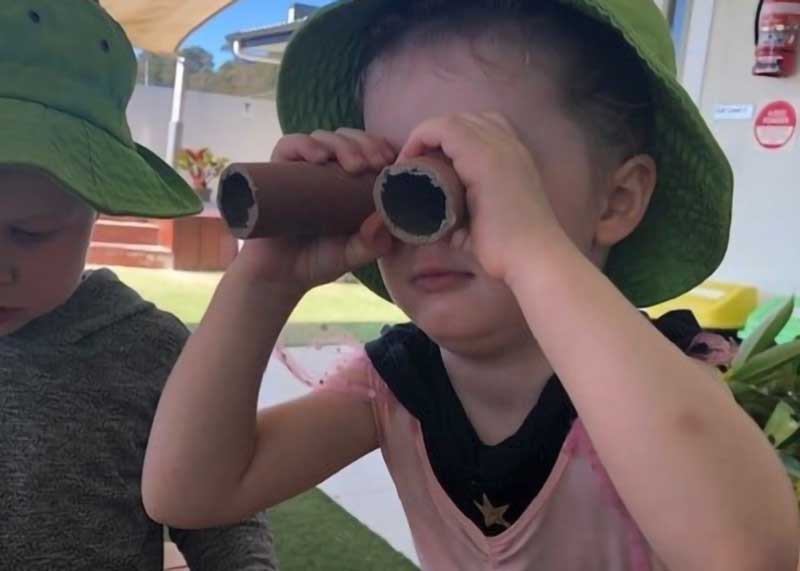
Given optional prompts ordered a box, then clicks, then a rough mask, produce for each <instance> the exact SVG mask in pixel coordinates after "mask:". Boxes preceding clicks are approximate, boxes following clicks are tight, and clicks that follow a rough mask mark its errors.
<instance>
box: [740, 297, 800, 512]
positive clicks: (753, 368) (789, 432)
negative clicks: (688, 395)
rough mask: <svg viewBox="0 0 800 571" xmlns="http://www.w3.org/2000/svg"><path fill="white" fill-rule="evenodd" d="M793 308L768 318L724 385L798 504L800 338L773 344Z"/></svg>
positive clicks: (780, 308)
mask: <svg viewBox="0 0 800 571" xmlns="http://www.w3.org/2000/svg"><path fill="white" fill-rule="evenodd" d="M793 309H794V298H789V299H788V300H786V301H785V302H784V303H782V304H781V305H780V306H778V307H777V308H776V309H775V310H774V311H773V312H772V313H770V314H769V316H767V318H766V319H764V321H763V322H762V323H761V325H760V326H759V327H758V328H757V329H756V330H755V331H754V332H753V333H752V334H751V335H750V336H749V337H748V338H747V339H746V340H745V342H744V343H743V344H742V346H741V347H740V348H739V351H738V353H737V355H736V358H735V359H734V360H733V362H732V363H731V368H730V369H729V370H728V371H727V372H726V373H725V380H726V381H727V383H728V386H729V387H730V389H731V391H733V395H734V397H735V398H736V401H737V402H738V403H739V405H740V406H741V407H742V408H744V410H745V411H746V412H747V413H748V414H749V415H750V416H751V417H752V418H753V419H754V420H755V421H756V422H757V423H758V425H759V426H760V427H761V428H762V430H763V431H764V433H765V434H766V435H767V438H768V439H769V441H770V442H771V443H772V445H773V446H774V447H775V450H776V451H777V453H778V455H779V456H780V458H781V460H782V461H783V465H784V467H785V468H786V472H787V473H788V474H789V477H790V478H791V480H792V483H793V484H794V487H795V495H796V496H797V498H798V502H799V503H800V420H799V419H800V339H795V340H794V341H790V342H788V343H784V344H782V345H778V344H776V342H775V337H777V335H778V334H779V333H780V332H781V330H782V329H783V328H784V326H785V325H786V323H787V322H788V321H789V319H790V318H791V316H792V311H793Z"/></svg>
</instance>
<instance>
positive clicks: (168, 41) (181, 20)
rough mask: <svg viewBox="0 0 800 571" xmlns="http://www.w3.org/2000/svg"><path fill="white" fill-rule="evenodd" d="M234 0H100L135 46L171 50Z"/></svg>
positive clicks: (156, 50)
mask: <svg viewBox="0 0 800 571" xmlns="http://www.w3.org/2000/svg"><path fill="white" fill-rule="evenodd" d="M234 1H235V0H100V4H101V5H102V6H103V7H104V8H105V9H106V10H108V12H109V13H110V14H111V15H112V16H113V17H114V19H115V20H117V21H118V22H119V23H120V24H122V27H123V28H124V29H125V31H126V32H127V34H128V37H130V39H131V42H132V43H133V45H135V46H136V47H137V48H141V49H143V50H147V51H150V52H156V53H172V52H175V51H176V50H177V49H178V46H179V45H180V44H181V42H182V41H183V40H184V39H185V38H186V36H188V35H189V34H191V33H192V32H193V31H194V30H195V29H197V28H198V27H200V26H201V25H202V24H203V23H204V22H206V21H207V20H208V19H209V18H211V17H212V16H214V15H215V14H216V13H218V12H219V11H220V10H222V9H223V8H225V7H226V6H228V5H230V4H233V2H234Z"/></svg>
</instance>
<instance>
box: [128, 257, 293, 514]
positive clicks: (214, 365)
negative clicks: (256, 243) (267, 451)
mask: <svg viewBox="0 0 800 571" xmlns="http://www.w3.org/2000/svg"><path fill="white" fill-rule="evenodd" d="M300 295H301V293H300V292H295V291H291V290H288V289H283V288H280V287H270V286H269V284H265V283H263V282H261V281H259V280H258V279H256V278H254V277H252V276H251V275H250V274H249V273H248V271H247V270H246V269H243V268H242V267H240V266H237V265H236V263H234V265H233V266H232V267H231V269H230V270H229V271H228V272H227V273H226V274H225V276H224V277H223V279H222V282H221V283H220V285H219V287H218V289H217V291H216V293H215V295H214V298H213V300H212V302H211V305H210V306H209V308H208V311H207V313H206V315H205V317H204V318H203V321H202V323H201V325H200V327H199V328H198V329H197V331H196V332H195V333H194V334H193V335H192V337H191V338H190V339H189V341H188V343H187V345H186V348H185V349H184V351H183V353H182V354H181V357H180V358H179V359H178V362H177V364H176V366H175V368H174V370H173V372H172V374H171V375H170V378H169V381H168V382H167V386H166V388H165V389H164V392H163V395H162V397H161V401H160V403H159V407H158V411H157V413H156V417H155V421H154V424H153V429H152V432H151V436H150V442H149V445H148V451H147V457H146V461H145V468H144V477H143V490H144V499H145V505H146V506H147V508H148V511H150V513H151V515H152V516H155V517H159V516H163V515H164V514H165V513H166V514H175V513H192V514H193V515H194V517H196V518H198V519H203V515H204V514H207V512H208V511H210V510H214V509H215V507H216V506H219V504H220V503H222V502H225V497H224V495H225V493H226V492H227V491H230V492H231V493H233V491H234V490H235V488H236V487H237V486H238V484H239V482H240V481H241V479H242V477H243V476H244V474H245V473H246V471H247V469H248V467H249V465H250V463H251V461H252V459H253V455H254V451H255V445H256V410H257V402H258V392H259V387H260V385H261V379H262V376H263V373H264V370H265V368H266V366H267V363H268V360H269V357H270V354H271V351H272V348H273V347H274V345H275V342H276V339H277V337H278V335H279V333H280V331H281V328H282V327H283V325H284V323H285V322H286V320H287V319H288V316H289V314H290V313H291V310H292V308H293V307H294V306H295V305H296V303H297V301H298V300H299V299H300ZM170 519H173V518H170ZM179 525H180V523H179Z"/></svg>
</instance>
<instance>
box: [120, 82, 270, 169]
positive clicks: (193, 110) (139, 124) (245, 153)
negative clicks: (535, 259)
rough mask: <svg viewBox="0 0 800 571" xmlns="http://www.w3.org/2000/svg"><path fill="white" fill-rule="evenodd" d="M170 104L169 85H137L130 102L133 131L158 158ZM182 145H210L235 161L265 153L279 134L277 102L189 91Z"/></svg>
mask: <svg viewBox="0 0 800 571" xmlns="http://www.w3.org/2000/svg"><path fill="white" fill-rule="evenodd" d="M171 109H172V89H170V88H164V87H151V86H147V87H146V86H144V85H137V86H136V90H135V91H134V94H133V98H132V100H131V103H130V105H129V107H128V120H129V122H130V124H131V130H132V132H133V137H134V139H136V141H137V142H138V143H141V144H142V145H145V146H146V147H148V148H150V149H152V150H153V151H154V152H156V153H157V154H158V155H159V156H161V157H162V158H163V157H164V156H165V151H166V146H167V129H168V127H169V119H170V111H171ZM183 124H184V127H183V145H182V146H183V147H190V148H202V147H208V148H209V149H211V151H212V152H213V153H214V154H216V155H222V156H225V157H228V158H229V159H231V160H232V161H234V162H249V161H262V160H267V159H268V158H269V155H270V153H271V152H272V148H273V146H274V145H275V143H276V142H277V140H278V138H279V137H280V127H279V125H278V116H277V112H276V109H275V102H274V101H271V100H268V99H251V98H244V97H231V96H229V95H216V94H213V93H200V92H196V91H188V92H187V93H186V100H185V104H184V119H183Z"/></svg>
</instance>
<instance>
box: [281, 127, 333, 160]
mask: <svg viewBox="0 0 800 571" xmlns="http://www.w3.org/2000/svg"><path fill="white" fill-rule="evenodd" d="M332 158H333V152H332V151H331V150H330V149H328V148H327V147H325V146H324V145H322V144H320V143H319V141H316V140H314V139H313V138H311V137H309V136H308V135H303V134H300V133H297V134H292V135H286V136H284V137H281V139H280V140H279V141H278V143H277V144H276V145H275V148H274V149H273V151H272V158H271V160H272V161H273V162H294V161H305V162H309V163H316V164H322V163H326V162H328V161H329V160H331V159H332Z"/></svg>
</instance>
